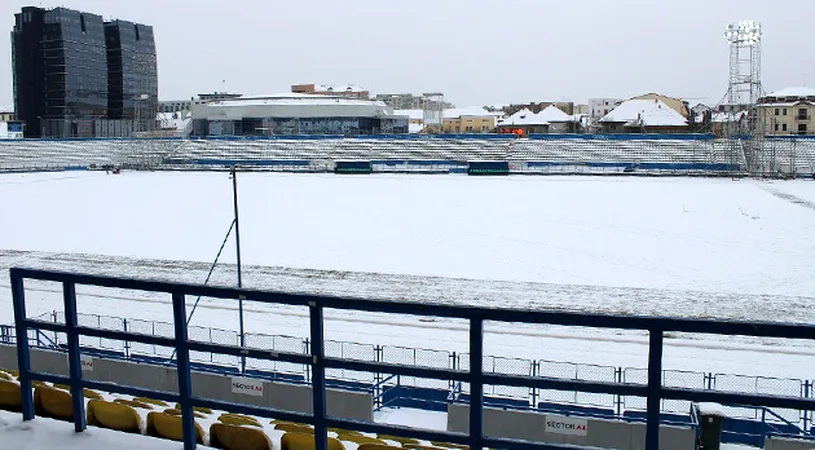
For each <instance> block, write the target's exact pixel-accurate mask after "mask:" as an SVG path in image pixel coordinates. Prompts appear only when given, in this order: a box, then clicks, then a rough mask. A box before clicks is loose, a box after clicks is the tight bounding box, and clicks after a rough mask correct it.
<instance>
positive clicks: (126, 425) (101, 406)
mask: <svg viewBox="0 0 815 450" xmlns="http://www.w3.org/2000/svg"><path fill="white" fill-rule="evenodd" d="M88 425H94V426H98V427H101V428H109V429H111V430H118V431H124V432H126V433H141V416H139V413H137V412H136V410H135V409H133V407H132V406H129V405H126V404H123V403H114V402H106V401H104V400H91V401H90V402H88Z"/></svg>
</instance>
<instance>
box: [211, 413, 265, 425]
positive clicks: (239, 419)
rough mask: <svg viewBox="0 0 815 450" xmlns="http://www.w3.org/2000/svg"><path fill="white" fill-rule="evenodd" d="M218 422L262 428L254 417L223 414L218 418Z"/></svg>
mask: <svg viewBox="0 0 815 450" xmlns="http://www.w3.org/2000/svg"><path fill="white" fill-rule="evenodd" d="M218 421H219V422H223V423H226V424H229V425H250V426H253V427H258V428H263V426H262V425H261V424H260V423H259V422H258V420H257V419H255V418H254V417H249V416H244V415H241V414H230V413H223V414H221V415H220V416H218Z"/></svg>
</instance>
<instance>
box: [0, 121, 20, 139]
mask: <svg viewBox="0 0 815 450" xmlns="http://www.w3.org/2000/svg"><path fill="white" fill-rule="evenodd" d="M22 138H23V123H22V122H20V121H16V120H0V139H22Z"/></svg>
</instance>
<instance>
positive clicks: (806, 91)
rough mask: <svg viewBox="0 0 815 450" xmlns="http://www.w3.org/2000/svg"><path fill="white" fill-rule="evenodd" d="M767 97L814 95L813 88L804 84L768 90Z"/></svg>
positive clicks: (814, 90)
mask: <svg viewBox="0 0 815 450" xmlns="http://www.w3.org/2000/svg"><path fill="white" fill-rule="evenodd" d="M767 97H815V89H813V88H810V87H805V86H793V87H788V88H784V89H779V90H777V91H775V92H770V93H769V94H767Z"/></svg>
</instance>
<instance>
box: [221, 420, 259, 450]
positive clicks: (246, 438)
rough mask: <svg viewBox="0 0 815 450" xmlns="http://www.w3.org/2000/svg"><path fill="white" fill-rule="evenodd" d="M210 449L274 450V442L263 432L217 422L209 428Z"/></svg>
mask: <svg viewBox="0 0 815 450" xmlns="http://www.w3.org/2000/svg"><path fill="white" fill-rule="evenodd" d="M209 445H210V447H215V448H223V449H226V450H273V448H274V447H273V446H272V442H271V441H270V440H269V437H268V436H266V433H264V432H263V431H262V430H259V429H257V428H252V427H244V426H240V425H228V424H225V423H220V422H216V423H213V424H212V426H211V427H210V428H209Z"/></svg>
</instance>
